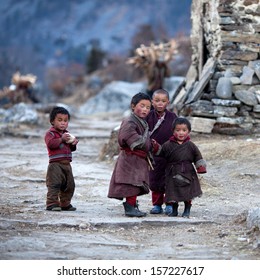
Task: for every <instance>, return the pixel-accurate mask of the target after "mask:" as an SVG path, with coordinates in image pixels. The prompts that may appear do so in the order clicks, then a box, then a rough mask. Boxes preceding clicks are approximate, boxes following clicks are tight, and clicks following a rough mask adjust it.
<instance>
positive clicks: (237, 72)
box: [172, 0, 260, 135]
mask: <svg viewBox="0 0 260 280" xmlns="http://www.w3.org/2000/svg"><path fill="white" fill-rule="evenodd" d="M191 21H192V31H191V44H192V53H193V55H192V64H191V66H190V68H189V71H188V73H187V76H186V82H185V85H184V86H183V88H181V90H180V91H179V92H178V93H176V95H175V97H173V100H172V104H173V106H175V107H177V109H178V111H179V114H180V115H184V116H188V117H189V118H190V120H191V122H192V125H193V128H194V129H193V130H195V131H197V132H204V133H211V132H217V133H223V134H234V135H235V134H250V133H259V131H260V4H259V0H193V3H192V8H191Z"/></svg>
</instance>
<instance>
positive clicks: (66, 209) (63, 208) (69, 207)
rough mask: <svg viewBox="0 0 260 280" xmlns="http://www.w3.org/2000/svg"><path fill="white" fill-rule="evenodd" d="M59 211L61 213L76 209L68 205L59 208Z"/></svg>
mask: <svg viewBox="0 0 260 280" xmlns="http://www.w3.org/2000/svg"><path fill="white" fill-rule="evenodd" d="M61 210H62V211H76V210H77V208H76V207H73V206H72V205H71V204H70V205H69V206H66V207H61Z"/></svg>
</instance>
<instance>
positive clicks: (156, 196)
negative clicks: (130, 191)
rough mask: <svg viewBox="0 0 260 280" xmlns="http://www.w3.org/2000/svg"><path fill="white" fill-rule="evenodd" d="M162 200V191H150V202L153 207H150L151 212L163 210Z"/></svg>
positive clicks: (156, 212)
mask: <svg viewBox="0 0 260 280" xmlns="http://www.w3.org/2000/svg"><path fill="white" fill-rule="evenodd" d="M163 202H164V193H163V192H156V191H152V203H153V208H152V209H151V211H150V213H151V214H160V213H162V212H163V209H162V205H163Z"/></svg>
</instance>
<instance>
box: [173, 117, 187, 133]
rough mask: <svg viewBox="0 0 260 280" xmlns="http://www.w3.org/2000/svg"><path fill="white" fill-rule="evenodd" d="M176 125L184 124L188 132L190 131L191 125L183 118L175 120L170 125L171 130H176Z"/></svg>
mask: <svg viewBox="0 0 260 280" xmlns="http://www.w3.org/2000/svg"><path fill="white" fill-rule="evenodd" d="M177 124H186V125H187V128H188V130H189V131H191V123H190V122H189V120H187V119H186V118H184V117H178V118H176V119H175V120H174V121H173V123H172V130H174V129H175V128H176V125H177Z"/></svg>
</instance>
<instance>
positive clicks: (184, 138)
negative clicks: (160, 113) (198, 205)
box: [153, 117, 207, 217]
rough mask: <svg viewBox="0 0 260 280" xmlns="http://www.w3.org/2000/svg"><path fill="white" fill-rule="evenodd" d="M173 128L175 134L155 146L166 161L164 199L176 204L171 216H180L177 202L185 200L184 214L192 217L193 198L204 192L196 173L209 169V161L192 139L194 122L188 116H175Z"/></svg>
mask: <svg viewBox="0 0 260 280" xmlns="http://www.w3.org/2000/svg"><path fill="white" fill-rule="evenodd" d="M172 131H173V135H172V136H171V137H170V139H169V140H168V141H167V142H165V143H164V144H163V145H162V146H159V145H158V143H157V142H154V143H153V145H154V147H155V148H158V151H157V153H156V154H157V155H159V156H161V157H163V158H165V159H166V160H167V167H166V174H165V176H166V180H165V200H166V203H171V204H172V207H173V211H172V212H171V213H170V214H169V216H178V206H179V204H178V203H179V202H181V201H183V202H184V205H185V208H184V212H183V214H182V217H189V216H190V209H191V201H192V199H193V198H195V197H198V196H201V195H202V190H201V186H200V182H199V179H198V176H197V173H206V172H207V171H206V162H205V160H204V159H203V158H202V155H201V152H200V151H199V149H198V147H197V146H196V145H195V144H194V143H193V142H191V141H190V131H191V124H190V122H189V121H188V120H187V119H186V118H182V117H179V118H177V119H175V121H174V122H173V125H172ZM194 165H195V167H196V169H195V168H194Z"/></svg>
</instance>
